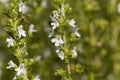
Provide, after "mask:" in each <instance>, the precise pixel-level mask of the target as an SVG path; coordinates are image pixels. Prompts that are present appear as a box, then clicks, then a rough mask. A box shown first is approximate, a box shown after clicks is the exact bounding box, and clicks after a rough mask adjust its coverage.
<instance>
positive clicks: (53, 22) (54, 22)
mask: <svg viewBox="0 0 120 80" xmlns="http://www.w3.org/2000/svg"><path fill="white" fill-rule="evenodd" d="M50 18H51V21H52V22H51V26H52V29H53V30H54V29H56V28H57V27H58V26H59V22H58V21H57V20H56V19H55V18H54V17H52V16H50Z"/></svg>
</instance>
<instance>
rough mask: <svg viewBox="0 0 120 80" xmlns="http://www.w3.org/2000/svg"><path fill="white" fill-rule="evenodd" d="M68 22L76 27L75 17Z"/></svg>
mask: <svg viewBox="0 0 120 80" xmlns="http://www.w3.org/2000/svg"><path fill="white" fill-rule="evenodd" d="M68 23H69V25H70V26H72V27H76V26H75V20H74V19H71V20H69V21H68Z"/></svg>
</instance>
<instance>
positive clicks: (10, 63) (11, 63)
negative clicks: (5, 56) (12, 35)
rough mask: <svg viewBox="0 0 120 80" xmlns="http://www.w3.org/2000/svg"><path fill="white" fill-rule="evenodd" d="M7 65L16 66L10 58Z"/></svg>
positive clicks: (8, 67)
mask: <svg viewBox="0 0 120 80" xmlns="http://www.w3.org/2000/svg"><path fill="white" fill-rule="evenodd" d="M8 65H9V66H7V67H6V68H7V69H10V68H12V67H15V66H16V64H15V63H14V62H13V61H12V60H10V61H9V62H8Z"/></svg>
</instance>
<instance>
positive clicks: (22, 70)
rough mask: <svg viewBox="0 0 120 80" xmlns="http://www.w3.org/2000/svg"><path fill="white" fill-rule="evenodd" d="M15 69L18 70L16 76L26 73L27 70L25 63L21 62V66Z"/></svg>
mask: <svg viewBox="0 0 120 80" xmlns="http://www.w3.org/2000/svg"><path fill="white" fill-rule="evenodd" d="M15 71H16V72H17V73H16V76H20V75H22V74H26V70H25V67H24V63H21V64H20V65H19V67H18V68H17V69H15Z"/></svg>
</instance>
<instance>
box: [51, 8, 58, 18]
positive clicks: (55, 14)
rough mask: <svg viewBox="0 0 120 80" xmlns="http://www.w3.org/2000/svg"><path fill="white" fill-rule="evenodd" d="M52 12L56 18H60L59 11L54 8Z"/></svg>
mask: <svg viewBox="0 0 120 80" xmlns="http://www.w3.org/2000/svg"><path fill="white" fill-rule="evenodd" d="M52 14H53V17H54V18H55V19H58V17H59V14H58V11H56V10H54V11H53V12H52Z"/></svg>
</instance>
